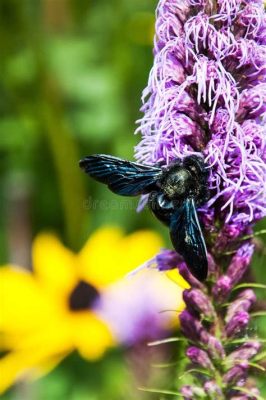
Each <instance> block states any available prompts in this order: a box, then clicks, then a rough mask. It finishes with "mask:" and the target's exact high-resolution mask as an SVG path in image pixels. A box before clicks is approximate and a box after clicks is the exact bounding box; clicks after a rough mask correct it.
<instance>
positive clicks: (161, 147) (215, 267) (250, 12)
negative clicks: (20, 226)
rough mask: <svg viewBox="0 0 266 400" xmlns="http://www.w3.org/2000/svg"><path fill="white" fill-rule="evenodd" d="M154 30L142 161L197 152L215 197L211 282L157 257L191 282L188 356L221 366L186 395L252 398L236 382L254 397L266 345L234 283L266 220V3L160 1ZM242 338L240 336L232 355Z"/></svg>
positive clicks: (248, 300)
mask: <svg viewBox="0 0 266 400" xmlns="http://www.w3.org/2000/svg"><path fill="white" fill-rule="evenodd" d="M155 28H156V35H155V40H154V65H153V68H152V70H151V73H150V76H149V81H148V85H147V88H146V89H145V90H144V92H143V97H142V101H143V106H142V109H141V110H142V112H143V116H142V118H141V120H140V121H138V122H139V126H138V128H137V132H136V133H139V134H140V135H141V140H140V142H139V144H138V145H137V147H136V149H135V156H136V159H137V160H138V161H139V162H143V163H145V164H150V165H154V164H157V163H160V165H169V164H170V163H171V162H174V161H175V160H176V159H183V158H184V157H186V156H188V155H200V156H203V158H204V161H205V164H206V168H208V171H209V179H208V191H209V193H210V197H209V200H208V201H207V202H206V204H203V205H201V206H200V208H199V207H198V209H197V212H198V217H199V222H200V224H201V227H202V231H203V235H204V238H205V241H206V244H207V251H208V269H209V271H208V272H209V273H208V280H207V282H206V283H202V282H199V281H197V279H195V278H194V277H193V276H192V275H191V273H190V272H189V271H188V269H187V266H186V264H185V262H184V260H182V258H181V257H179V256H178V255H176V254H175V252H173V251H167V250H164V251H163V252H162V253H161V254H160V255H159V256H157V258H156V262H155V263H156V264H157V268H158V269H159V270H160V271H165V270H168V269H173V268H178V270H179V272H180V274H181V275H182V277H183V278H184V279H186V280H187V282H188V283H189V284H190V286H191V288H190V290H186V291H185V292H184V294H183V298H184V301H185V304H186V310H185V311H183V312H182V313H181V314H180V326H181V331H182V332H183V334H184V336H185V337H186V338H187V339H188V341H189V342H192V344H193V346H191V343H190V346H189V348H188V349H187V356H188V358H189V360H190V361H192V363H193V364H197V365H199V364H200V363H201V365H207V364H208V365H209V367H206V368H208V369H211V365H212V366H213V368H214V369H215V371H214V374H213V377H212V378H209V380H207V378H206V377H204V378H203V377H201V376H200V375H201V374H198V375H196V376H194V379H195V381H196V383H197V385H198V386H195V387H194V386H193V387H192V386H184V387H183V388H182V389H181V392H182V394H183V397H184V399H187V400H190V399H193V400H194V399H198V398H199V399H200V398H208V399H212V400H213V399H215V400H218V399H219V400H220V398H221V399H224V398H230V399H232V400H233V399H234V400H247V399H252V397H253V396H252V394H251V395H246V394H244V393H243V392H241V391H237V390H235V389H232V387H233V386H235V385H240V386H242V387H243V388H244V389H246V391H249V392H250V391H251V392H252V390H254V396H256V390H257V389H256V388H255V387H254V388H253V389H252V387H251V384H250V381H249V380H246V378H247V375H248V368H247V365H248V362H249V360H252V358H253V357H254V356H255V355H256V354H257V353H258V351H259V350H260V346H259V340H258V341H255V340H254V339H252V337H251V338H249V337H248V335H247V334H248V332H249V331H248V329H247V327H248V323H249V320H250V316H249V312H250V310H251V308H252V306H253V305H254V303H255V301H256V297H255V295H254V292H253V291H252V290H249V289H248V290H243V291H241V292H239V291H236V290H234V288H235V287H236V285H238V284H239V283H242V282H243V280H244V279H245V276H247V271H248V268H249V266H250V263H251V259H252V255H253V252H254V245H253V243H252V240H251V239H248V238H249V236H250V235H251V236H252V232H253V226H254V223H255V222H257V221H259V220H260V219H262V218H263V217H265V216H266V14H265V9H264V2H263V0H215V1H214V0H159V3H158V7H157V11H156V27H155ZM178 200H179V199H178ZM181 201H182V200H180V202H181ZM153 261H154V260H153ZM236 337H237V338H241V339H243V342H242V341H241V340H240V345H239V346H235V347H234V348H233V351H232V345H233V342H234V339H235V338H236ZM245 338H246V342H244V339H245ZM204 357H205V358H204ZM206 357H207V359H206ZM203 360H204V361H203ZM207 360H208V361H207ZM209 363H211V364H209ZM224 365H226V368H228V369H227V371H226V372H225V371H224ZM217 377H219V378H217ZM221 381H222V383H221ZM246 381H247V383H246ZM254 386H255V385H254ZM198 387H199V388H200V389H202V392H201V394H199V393H195V388H198ZM221 393H222V395H221Z"/></svg>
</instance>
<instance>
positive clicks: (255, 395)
mask: <svg viewBox="0 0 266 400" xmlns="http://www.w3.org/2000/svg"><path fill="white" fill-rule="evenodd" d="M233 389H234V390H238V391H239V392H242V393H245V394H248V395H249V396H251V397H254V398H255V399H257V400H265V399H263V398H262V397H261V396H259V395H258V394H254V393H252V392H251V391H250V390H248V389H245V388H242V387H239V386H234V387H233Z"/></svg>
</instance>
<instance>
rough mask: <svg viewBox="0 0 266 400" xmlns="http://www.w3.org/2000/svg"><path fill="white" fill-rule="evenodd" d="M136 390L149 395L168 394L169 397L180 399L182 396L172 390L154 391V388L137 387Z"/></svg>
mask: <svg viewBox="0 0 266 400" xmlns="http://www.w3.org/2000/svg"><path fill="white" fill-rule="evenodd" d="M138 390H141V391H142V392H149V393H157V394H169V395H170V396H178V397H182V398H183V395H182V394H181V393H179V392H174V391H172V390H163V389H154V388H150V389H149V388H143V387H139V388H138Z"/></svg>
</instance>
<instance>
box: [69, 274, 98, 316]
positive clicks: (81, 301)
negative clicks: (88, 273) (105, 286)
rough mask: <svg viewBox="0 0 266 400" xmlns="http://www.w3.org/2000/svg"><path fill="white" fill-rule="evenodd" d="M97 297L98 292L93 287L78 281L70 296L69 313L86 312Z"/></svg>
mask: <svg viewBox="0 0 266 400" xmlns="http://www.w3.org/2000/svg"><path fill="white" fill-rule="evenodd" d="M98 297H99V292H98V290H97V289H95V287H94V286H92V285H90V284H89V283H87V282H84V281H80V282H79V283H78V284H77V286H76V287H75V288H74V290H73V291H72V293H71V294H70V296H69V299H68V305H69V308H70V310H71V311H82V310H88V309H90V308H92V307H93V305H94V303H95V301H96V300H97V298H98Z"/></svg>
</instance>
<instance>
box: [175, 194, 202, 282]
mask: <svg viewBox="0 0 266 400" xmlns="http://www.w3.org/2000/svg"><path fill="white" fill-rule="evenodd" d="M170 236H171V240H172V243H173V246H174V248H175V250H176V251H177V252H178V253H179V254H181V255H182V256H183V257H184V260H185V262H186V264H187V266H188V268H189V270H190V272H191V273H192V275H194V276H195V277H196V278H197V279H198V280H199V281H204V280H205V279H206V278H207V275H208V261H207V249H206V245H205V240H204V237H203V234H202V231H201V227H200V223H199V220H198V216H197V211H196V208H195V203H194V200H193V198H188V199H186V200H185V201H184V203H183V205H182V206H181V207H180V208H178V209H177V210H176V211H175V212H174V213H173V215H172V217H171V223H170Z"/></svg>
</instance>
